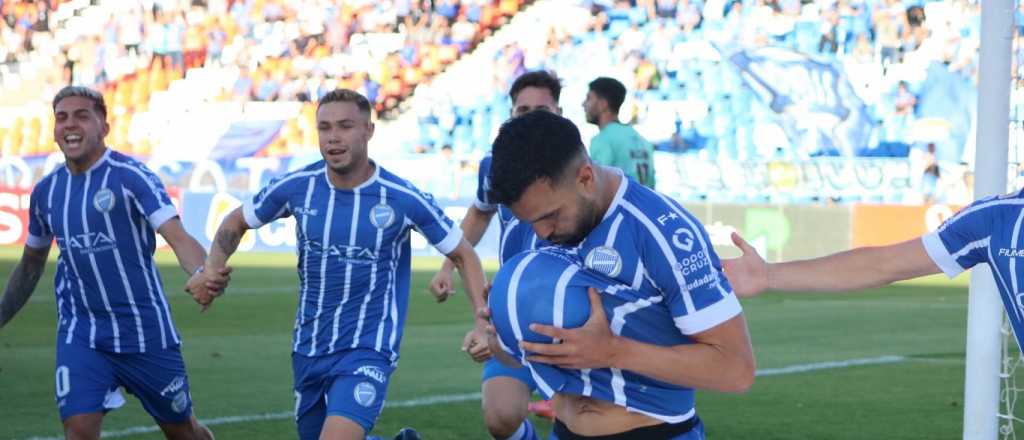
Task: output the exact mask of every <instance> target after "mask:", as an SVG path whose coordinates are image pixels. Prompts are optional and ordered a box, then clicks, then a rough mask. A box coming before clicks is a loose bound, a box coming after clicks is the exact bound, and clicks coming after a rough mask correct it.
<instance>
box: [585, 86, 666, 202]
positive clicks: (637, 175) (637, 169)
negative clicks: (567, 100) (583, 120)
mask: <svg viewBox="0 0 1024 440" xmlns="http://www.w3.org/2000/svg"><path fill="white" fill-rule="evenodd" d="M589 87H590V90H589V91H587V98H586V99H585V100H584V101H583V112H584V113H585V114H586V116H587V122H588V123H591V124H594V125H597V128H599V129H600V130H601V131H600V132H598V133H597V135H595V136H594V138H593V139H591V140H590V158H591V160H593V161H594V162H595V163H597V164H600V165H607V166H611V167H616V168H619V169H621V170H622V171H624V172H625V173H626V175H627V176H629V177H630V178H632V179H633V180H636V181H638V182H640V184H642V185H646V186H647V187H649V188H654V183H655V179H654V162H653V161H654V145H652V144H651V143H650V142H648V141H647V139H644V137H643V136H641V135H640V133H637V132H636V129H634V128H633V127H631V126H629V125H626V124H623V123H621V122H619V108H620V107H622V103H623V102H624V101H625V100H626V86H624V85H622V83H621V82H619V81H618V80H616V79H614V78H608V77H600V78H597V79H595V80H593V81H591V82H590V86H589Z"/></svg>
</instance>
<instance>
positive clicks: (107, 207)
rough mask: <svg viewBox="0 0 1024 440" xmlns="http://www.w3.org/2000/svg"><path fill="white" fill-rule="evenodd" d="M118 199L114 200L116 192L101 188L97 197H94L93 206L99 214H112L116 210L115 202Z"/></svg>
mask: <svg viewBox="0 0 1024 440" xmlns="http://www.w3.org/2000/svg"><path fill="white" fill-rule="evenodd" d="M116 200H117V199H115V198H114V192H113V191H111V190H110V189H109V188H101V189H100V190H99V191H96V195H95V196H93V197H92V206H93V207H94V208H96V210H97V211H99V212H110V211H111V210H112V209H114V202H115V201H116Z"/></svg>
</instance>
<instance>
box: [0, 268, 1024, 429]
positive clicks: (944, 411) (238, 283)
mask: <svg viewBox="0 0 1024 440" xmlns="http://www.w3.org/2000/svg"><path fill="white" fill-rule="evenodd" d="M18 255H19V251H18V250H16V249H0V274H3V276H4V277H6V276H7V274H9V273H10V272H11V270H12V269H13V266H14V264H15V262H16V259H17V257H18ZM51 260H52V258H51ZM159 261H160V262H161V270H162V273H163V274H164V280H165V282H166V283H167V284H166V285H167V288H168V292H169V295H170V300H171V307H172V310H173V312H174V319H175V321H176V323H177V326H178V328H179V330H180V331H181V333H182V335H183V338H184V341H185V344H184V346H183V352H184V354H185V358H186V363H187V366H188V369H189V375H190V380H191V383H192V394H193V398H194V400H195V402H196V411H197V413H198V415H199V416H200V418H209V419H212V418H221V417H229V416H253V415H259V414H270V415H271V417H270V419H269V420H262V421H248V422H238V423H223V424H218V425H216V426H214V427H213V429H214V431H215V432H216V433H217V436H218V438H220V439H222V440H223V439H228V440H231V439H281V438H294V437H295V431H294V426H293V424H292V421H291V420H290V418H288V417H287V416H286V415H284V414H285V413H287V412H289V411H290V410H291V409H292V406H293V401H292V392H291V371H290V360H289V350H290V338H291V329H292V321H293V318H294V310H295V304H296V294H295V290H296V288H295V286H296V285H297V281H296V280H297V276H296V274H295V261H294V256H292V255H272V254H241V255H238V256H237V258H235V259H234V260H233V263H234V265H235V266H236V271H235V273H234V276H233V282H234V284H233V285H232V290H231V293H229V294H228V295H227V296H225V297H223V298H221V299H219V300H218V301H217V303H215V305H214V307H213V308H212V309H210V310H209V311H208V312H206V313H202V314H201V313H199V311H198V308H197V306H196V305H195V304H194V303H192V302H191V299H190V298H189V297H187V296H186V295H184V294H183V293H181V287H182V286H183V284H184V280H185V275H184V273H183V272H182V271H181V270H180V269H178V268H177V267H176V265H175V264H174V260H173V257H171V256H170V255H168V254H161V255H160V256H159ZM439 263H440V260H438V259H430V258H424V259H417V260H416V261H415V264H414V266H415V267H414V269H415V271H414V275H413V276H414V278H413V286H414V287H413V292H412V295H411V296H412V299H411V304H410V309H409V321H408V325H407V327H406V333H405V340H404V343H403V346H402V358H401V361H400V363H399V368H398V371H397V373H396V374H395V376H394V378H393V381H392V385H391V388H390V391H389V395H388V401H389V402H407V401H410V400H413V399H423V398H429V397H434V396H451V395H463V396H464V395H466V394H467V393H474V392H477V391H479V377H480V366H479V365H477V364H474V363H472V362H471V361H470V360H468V358H467V357H466V356H465V355H464V354H463V353H461V352H460V351H459V344H460V342H461V339H462V335H463V333H464V332H465V331H466V330H467V328H468V325H469V306H468V304H467V301H466V300H465V298H463V297H456V298H454V299H453V300H450V301H449V302H448V303H445V304H440V305H439V304H435V303H434V301H433V299H432V298H431V297H430V295H429V294H428V293H427V291H426V284H427V282H428V280H429V279H430V276H431V275H432V273H433V269H434V268H436V267H437V266H438V265H439ZM490 269H492V270H493V265H492V266H491V267H490ZM53 271H54V268H53V266H52V262H51V266H50V267H49V268H48V269H47V273H46V275H44V280H43V282H41V283H40V285H39V287H38V288H37V290H36V294H35V295H34V297H33V299H32V300H31V301H30V303H29V304H28V305H27V306H26V307H25V309H23V310H22V312H21V313H20V314H19V316H18V317H17V318H16V319H15V320H14V321H13V322H12V323H11V324H10V325H8V326H7V327H6V328H4V329H3V330H0V439H10V438H14V439H24V438H30V437H33V436H55V435H59V433H60V425H59V421H58V417H57V411H56V407H55V405H54V401H53V362H54V333H55V330H54V327H55V325H54V324H55V313H54V300H53V294H52V292H53V286H52V276H53ZM966 299H967V296H966V290H965V283H964V281H963V280H959V279H958V280H955V281H952V282H950V281H943V280H940V279H929V280H925V281H923V282H916V283H911V284H901V285H898V286H894V287H890V288H886V289H880V290H876V291H872V292H862V293H855V294H844V295H797V294H783V293H774V294H769V295H764V296H761V297H758V298H755V299H752V300H746V301H744V304H743V305H744V309H745V313H746V316H747V320H748V323H749V326H750V332H751V335H752V339H753V342H754V347H755V352H756V354H757V360H758V368H759V369H773V368H780V367H785V366H791V365H799V364H808V363H815V362H825V361H841V360H849V359H862V358H875V357H879V356H885V355H897V356H904V357H905V360H903V361H900V362H894V363H889V364H877V365H863V366H854V367H846V368H833V369H826V370H818V371H811V372H803V373H793V374H783V375H771V376H763V377H759V378H758V380H757V382H756V384H755V385H754V387H753V388H752V389H751V390H750V392H749V393H747V394H744V395H726V394H718V393H712V392H701V393H699V394H698V411H699V414H700V415H701V417H702V418H703V419H704V421H705V423H706V425H707V431H708V438H709V439H736V438H747V439H865V438H886V439H958V438H961V431H962V423H963V405H962V399H963V369H964V365H963V357H964V345H965V317H966ZM534 420H535V422H536V423H537V425H538V427H540V430H541V431H542V432H546V431H547V430H548V428H549V426H550V424H548V423H547V422H545V421H543V420H537V419H534ZM151 425H152V422H151V421H150V419H149V418H148V416H147V415H146V414H145V413H144V412H143V411H142V409H141V406H140V405H139V404H138V403H137V401H135V400H133V399H131V398H129V404H128V405H127V406H126V407H125V408H124V409H121V410H118V411H115V412H113V413H111V414H110V415H108V417H107V418H106V420H105V422H104V429H105V430H108V431H118V430H122V429H125V428H129V427H136V426H151ZM403 426H413V427H415V428H416V429H417V430H419V431H420V433H421V434H422V435H423V437H424V438H426V439H428V440H432V439H482V438H487V437H486V431H485V429H484V427H483V423H482V419H481V416H480V403H479V401H478V400H475V399H470V400H465V398H464V399H463V400H462V401H457V402H452V403H437V404H427V405H419V406H412V407H401V408H387V409H385V411H384V414H383V416H382V417H381V419H380V421H379V424H378V427H377V429H376V430H375V432H374V434H377V435H381V436H386V437H387V438H390V435H392V434H393V433H394V432H396V431H397V430H398V429H400V428H401V427H403ZM1018 429H1021V428H1020V427H1018ZM126 438H140V439H141V438H162V437H161V436H160V435H159V434H155V433H143V434H138V435H130V436H126Z"/></svg>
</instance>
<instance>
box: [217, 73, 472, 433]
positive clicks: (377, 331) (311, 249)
mask: <svg viewBox="0 0 1024 440" xmlns="http://www.w3.org/2000/svg"><path fill="white" fill-rule="evenodd" d="M316 121H317V130H318V132H319V143H320V153H321V154H322V155H323V160H321V161H318V162H316V163H314V164H311V165H309V166H307V167H305V168H302V169H300V170H297V171H294V172H291V173H287V174H285V175H283V176H281V177H279V178H277V179H275V180H273V181H272V182H271V183H270V184H269V185H268V186H267V187H265V188H263V190H261V191H260V192H259V193H257V194H256V195H255V196H254V197H253V198H252V199H250V200H247V201H245V203H244V205H243V206H242V207H241V208H240V209H236V210H235V211H233V212H231V214H229V215H228V216H227V217H226V218H225V219H224V221H223V223H221V225H220V228H219V229H218V231H217V234H216V237H215V238H214V243H213V245H212V247H211V250H210V256H209V258H208V259H207V260H206V271H205V273H206V274H213V275H207V280H205V281H198V282H199V283H202V282H206V281H214V280H217V279H218V277H217V276H216V274H217V273H218V272H217V271H218V270H219V269H221V268H223V267H225V264H226V262H227V260H228V258H229V257H230V256H231V254H233V253H234V252H235V250H236V249H237V247H238V243H239V240H240V239H241V237H242V234H243V233H244V232H245V231H246V230H248V229H254V228H258V227H260V226H262V225H264V224H267V223H269V222H271V221H274V220H276V219H279V218H282V217H286V216H294V217H295V221H296V226H297V227H296V235H297V243H298V260H299V261H298V269H299V294H300V299H299V307H298V310H297V313H296V317H295V335H294V345H293V346H292V351H293V353H292V367H293V373H294V389H295V399H296V402H295V420H296V424H297V428H298V433H299V437H300V438H301V439H317V438H321V439H363V438H364V437H365V435H366V434H367V433H369V432H370V431H371V430H372V429H373V426H374V424H375V423H376V421H377V417H378V416H379V415H380V412H381V409H382V408H383V406H384V399H385V395H386V393H387V385H388V380H389V378H390V377H391V373H392V372H393V371H394V369H395V367H396V365H397V362H398V353H399V345H400V344H401V342H402V330H403V327H404V324H405V314H406V308H407V305H408V301H409V278H410V248H409V234H410V232H411V231H412V230H413V229H416V230H418V231H419V232H420V233H422V234H423V235H424V236H425V237H426V238H427V240H428V241H430V242H431V243H432V244H433V245H434V247H435V248H436V249H437V250H438V251H439V252H441V253H442V254H445V255H447V256H448V258H450V259H452V260H453V262H454V263H455V266H456V267H458V268H459V273H460V275H461V276H462V281H463V284H464V285H465V286H466V290H467V293H468V294H469V297H470V300H471V302H472V305H473V307H474V316H475V319H476V328H475V330H474V331H472V332H470V333H469V334H467V336H466V340H465V342H464V347H466V348H467V349H468V351H469V353H470V355H471V356H473V357H474V359H476V360H478V361H483V360H484V359H485V358H486V357H488V356H489V355H490V354H489V351H488V348H487V336H486V332H485V331H484V327H485V326H486V325H487V321H486V320H485V319H483V318H480V317H476V313H475V311H476V310H478V309H480V308H482V307H484V306H485V304H484V300H483V292H482V291H483V284H484V275H483V269H482V268H481V266H480V260H479V258H478V257H477V255H476V253H475V252H474V251H473V247H472V246H471V245H470V244H469V243H468V242H466V240H464V239H463V238H462V230H460V229H459V228H457V227H455V225H454V224H453V222H452V221H451V220H450V219H448V218H447V217H445V216H444V214H443V213H442V211H441V209H440V208H439V207H438V206H437V205H436V203H435V202H434V201H433V198H432V197H430V196H429V195H427V194H424V193H421V192H420V191H419V190H417V189H416V188H415V187H413V186H412V185H411V184H410V183H409V182H407V181H405V180H403V179H402V178H400V177H398V176H396V175H394V174H392V173H391V172H389V171H387V170H385V169H383V168H382V167H381V166H380V165H378V164H377V163H375V162H373V161H371V160H370V159H369V158H368V156H367V143H368V142H369V140H370V138H371V137H372V136H373V130H374V125H373V123H372V122H371V121H370V103H369V102H368V101H367V100H366V98H365V97H363V96H362V95H360V94H359V93H356V92H354V91H351V90H344V89H340V90H334V91H332V92H330V93H328V94H326V95H325V96H324V97H323V98H321V100H320V102H319V104H318V107H317V112H316ZM197 300H199V301H200V302H201V303H202V302H204V301H208V300H209V298H204V297H202V296H201V295H199V296H197Z"/></svg>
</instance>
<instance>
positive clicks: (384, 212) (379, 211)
mask: <svg viewBox="0 0 1024 440" xmlns="http://www.w3.org/2000/svg"><path fill="white" fill-rule="evenodd" d="M394 222H395V210H394V208H392V207H391V206H389V205H388V204H386V203H378V204H377V205H376V206H374V207H373V208H371V209H370V223H372V224H373V225H374V226H376V227H378V228H380V229H385V228H387V227H388V226H391V224H392V223H394Z"/></svg>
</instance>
